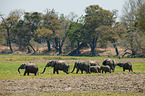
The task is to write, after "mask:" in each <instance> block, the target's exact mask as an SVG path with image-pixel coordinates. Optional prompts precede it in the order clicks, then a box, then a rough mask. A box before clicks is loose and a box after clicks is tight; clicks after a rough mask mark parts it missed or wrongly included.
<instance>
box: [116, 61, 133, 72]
mask: <svg viewBox="0 0 145 96" xmlns="http://www.w3.org/2000/svg"><path fill="white" fill-rule="evenodd" d="M116 65H118V66H119V67H123V71H125V69H127V70H129V72H130V71H132V72H133V69H132V64H131V62H126V63H118V64H116Z"/></svg>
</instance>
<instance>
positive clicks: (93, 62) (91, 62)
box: [89, 60, 100, 66]
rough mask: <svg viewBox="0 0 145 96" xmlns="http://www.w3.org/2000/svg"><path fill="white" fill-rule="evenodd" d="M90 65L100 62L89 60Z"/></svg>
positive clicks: (96, 64)
mask: <svg viewBox="0 0 145 96" xmlns="http://www.w3.org/2000/svg"><path fill="white" fill-rule="evenodd" d="M89 63H90V66H100V65H99V63H98V62H97V61H91V60H90V61H89Z"/></svg>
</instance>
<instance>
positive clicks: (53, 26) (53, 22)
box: [42, 9, 60, 51]
mask: <svg viewBox="0 0 145 96" xmlns="http://www.w3.org/2000/svg"><path fill="white" fill-rule="evenodd" d="M42 26H43V27H45V28H47V29H50V30H52V32H53V36H54V38H53V39H54V43H55V45H54V46H55V49H56V50H57V48H58V41H57V38H56V37H55V35H56V31H58V30H59V26H60V20H59V18H58V14H57V13H56V12H55V10H54V9H52V10H48V9H46V14H44V15H43V25H42ZM47 45H48V48H49V49H48V51H50V50H51V47H50V41H49V40H47Z"/></svg>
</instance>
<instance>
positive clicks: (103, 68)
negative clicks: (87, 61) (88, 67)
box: [100, 65, 111, 73]
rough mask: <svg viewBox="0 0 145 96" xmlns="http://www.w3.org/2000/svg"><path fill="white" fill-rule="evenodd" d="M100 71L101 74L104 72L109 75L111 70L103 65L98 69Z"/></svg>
mask: <svg viewBox="0 0 145 96" xmlns="http://www.w3.org/2000/svg"><path fill="white" fill-rule="evenodd" d="M100 69H101V70H102V73H103V71H105V73H106V72H109V73H111V68H110V66H109V65H104V66H101V68H100Z"/></svg>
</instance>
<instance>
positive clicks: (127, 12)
mask: <svg viewBox="0 0 145 96" xmlns="http://www.w3.org/2000/svg"><path fill="white" fill-rule="evenodd" d="M144 4H145V1H144V0H129V1H126V2H125V4H124V7H123V12H124V15H123V16H122V17H121V23H122V25H124V27H125V28H126V35H125V36H126V37H124V40H122V41H124V42H123V44H122V45H124V44H126V45H125V46H124V47H125V48H126V50H125V53H124V55H125V54H127V53H129V54H130V55H131V57H134V56H135V55H137V53H138V52H139V51H141V50H143V49H144V40H143V38H144V34H143V31H144ZM127 50H130V51H131V53H130V52H127ZM124 55H123V56H124Z"/></svg>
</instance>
